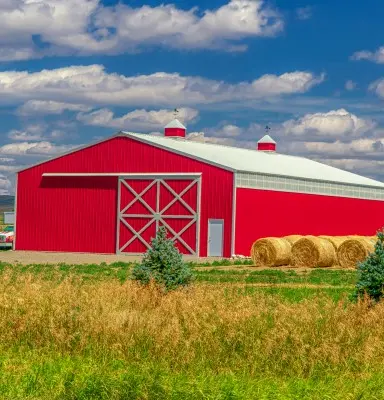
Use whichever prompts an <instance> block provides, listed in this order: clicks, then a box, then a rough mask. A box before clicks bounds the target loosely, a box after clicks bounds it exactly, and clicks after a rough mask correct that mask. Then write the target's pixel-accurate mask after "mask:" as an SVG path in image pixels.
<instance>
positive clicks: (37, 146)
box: [0, 141, 77, 156]
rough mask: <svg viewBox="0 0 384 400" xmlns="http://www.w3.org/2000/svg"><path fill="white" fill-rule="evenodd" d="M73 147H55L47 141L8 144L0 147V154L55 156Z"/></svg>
mask: <svg viewBox="0 0 384 400" xmlns="http://www.w3.org/2000/svg"><path fill="white" fill-rule="evenodd" d="M74 147H77V146H73V145H56V144H54V143H51V142H48V141H42V142H21V143H9V144H6V145H3V146H0V154H7V155H15V156H17V155H55V154H59V153H64V152H66V151H69V150H71V149H73V148H74Z"/></svg>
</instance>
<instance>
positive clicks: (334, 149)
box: [295, 139, 384, 157]
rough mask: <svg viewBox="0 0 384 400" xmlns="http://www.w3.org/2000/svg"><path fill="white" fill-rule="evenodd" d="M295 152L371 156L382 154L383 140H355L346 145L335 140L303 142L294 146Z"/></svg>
mask: <svg viewBox="0 0 384 400" xmlns="http://www.w3.org/2000/svg"><path fill="white" fill-rule="evenodd" d="M295 147H296V149H297V150H299V149H300V150H301V151H302V150H306V151H307V152H308V153H310V154H321V155H325V156H342V157H343V156H345V155H349V156H359V155H364V156H366V157H369V156H372V155H374V154H375V153H376V154H377V153H380V154H381V155H382V154H383V149H384V139H356V140H352V141H350V142H348V143H345V142H341V141H340V140H337V141H335V142H333V143H325V142H305V143H298V144H296V146H295Z"/></svg>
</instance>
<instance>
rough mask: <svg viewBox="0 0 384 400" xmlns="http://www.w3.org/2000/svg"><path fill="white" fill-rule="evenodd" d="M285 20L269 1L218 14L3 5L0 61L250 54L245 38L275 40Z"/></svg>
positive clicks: (56, 0) (238, 1) (236, 4)
mask: <svg viewBox="0 0 384 400" xmlns="http://www.w3.org/2000/svg"><path fill="white" fill-rule="evenodd" d="M283 27H284V23H283V20H282V17H281V16H280V14H279V13H278V12H277V11H276V10H274V9H272V8H271V7H268V6H267V5H266V4H265V2H264V1H263V0H231V1H230V2H229V3H227V4H224V5H223V6H221V7H219V8H217V9H214V10H198V9H197V8H196V7H194V8H192V9H190V10H183V9H180V8H177V7H176V6H175V5H173V4H168V5H164V4H161V5H158V6H155V7H151V6H148V5H144V6H141V7H136V8H134V7H131V6H128V5H125V4H122V3H118V4H116V5H112V6H104V5H103V3H102V2H101V1H100V0H65V1H63V0H12V1H10V0H6V1H5V0H2V1H1V2H0V48H1V50H0V60H8V61H9V60H26V59H29V58H38V57H42V56H44V55H73V54H75V55H90V54H103V55H107V54H118V53H124V52H131V51H137V50H138V49H143V48H147V47H152V46H163V47H167V48H176V49H185V48H188V49H200V48H208V49H212V48H213V49H222V50H231V49H233V50H244V49H245V48H246V45H244V44H238V42H239V41H241V40H242V39H244V38H249V37H263V36H275V35H277V34H278V33H279V32H281V31H282V30H283Z"/></svg>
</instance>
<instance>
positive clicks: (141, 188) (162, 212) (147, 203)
mask: <svg viewBox="0 0 384 400" xmlns="http://www.w3.org/2000/svg"><path fill="white" fill-rule="evenodd" d="M118 185H119V187H118V193H119V195H118V197H119V200H118V232H117V252H118V253H129V254H140V253H144V252H145V251H147V250H148V249H149V248H150V242H151V239H152V238H153V237H154V236H155V235H156V231H157V230H158V229H159V227H160V226H165V228H166V229H167V231H168V235H169V237H170V238H171V239H172V240H173V241H174V242H175V244H176V246H177V247H178V249H179V251H180V252H181V253H182V254H186V255H194V256H196V255H198V243H199V240H198V239H199V237H198V226H199V203H200V201H199V200H200V199H199V197H200V178H199V177H197V178H196V177H194V178H186V177H184V178H183V177H181V176H180V177H179V176H178V177H177V178H175V177H165V176H158V177H155V178H153V177H152V178H147V177H145V176H140V177H138V176H134V177H130V176H127V177H120V178H119V183H118Z"/></svg>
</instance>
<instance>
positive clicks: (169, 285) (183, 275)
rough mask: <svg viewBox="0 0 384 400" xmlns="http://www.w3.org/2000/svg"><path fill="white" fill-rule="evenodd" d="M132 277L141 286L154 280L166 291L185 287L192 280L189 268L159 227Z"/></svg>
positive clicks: (164, 230) (162, 228)
mask: <svg viewBox="0 0 384 400" xmlns="http://www.w3.org/2000/svg"><path fill="white" fill-rule="evenodd" d="M132 276H133V279H135V280H138V281H140V282H141V283H142V284H143V285H148V284H149V283H150V281H151V280H154V281H155V282H156V283H157V284H158V285H160V286H162V287H163V288H164V289H165V290H166V291H169V290H174V289H177V288H178V287H180V286H187V285H188V284H189V283H191V281H192V278H193V274H192V270H191V268H190V267H189V266H188V265H187V264H186V263H184V262H183V257H182V255H181V254H180V252H179V251H178V249H177V248H176V247H175V244H174V242H173V241H172V240H171V239H168V238H167V230H166V229H165V227H160V229H159V230H158V232H157V234H156V237H155V238H154V239H152V241H151V248H150V249H148V251H147V252H146V253H145V255H144V257H143V261H142V263H141V264H140V265H137V266H135V267H134V269H133V271H132Z"/></svg>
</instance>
